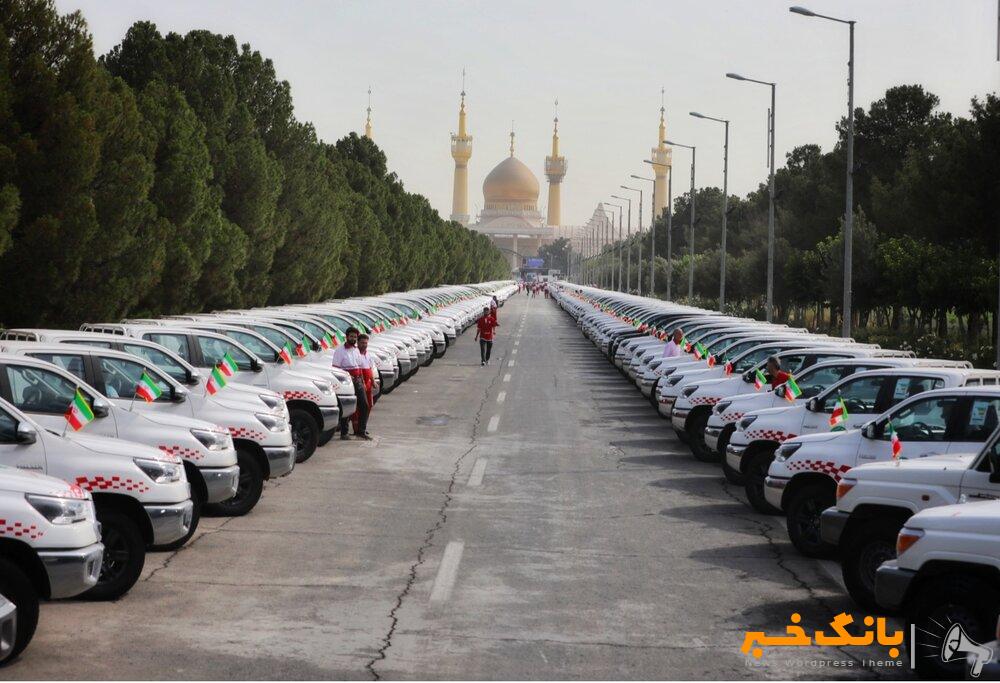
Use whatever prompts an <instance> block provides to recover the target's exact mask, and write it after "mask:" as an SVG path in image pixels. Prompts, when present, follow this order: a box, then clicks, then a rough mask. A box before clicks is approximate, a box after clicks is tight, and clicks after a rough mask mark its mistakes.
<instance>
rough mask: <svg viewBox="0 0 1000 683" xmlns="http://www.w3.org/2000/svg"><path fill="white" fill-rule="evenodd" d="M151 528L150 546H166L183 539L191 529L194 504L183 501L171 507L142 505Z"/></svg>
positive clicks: (168, 505)
mask: <svg viewBox="0 0 1000 683" xmlns="http://www.w3.org/2000/svg"><path fill="white" fill-rule="evenodd" d="M142 507H143V508H145V510H146V514H147V515H149V522H150V524H152V526H153V543H152V545H166V544H168V543H173V542H174V541H176V540H177V539H179V538H184V536H186V535H187V532H188V530H189V529H190V528H191V519H192V517H193V515H194V503H192V502H191V501H190V500H185V501H184V502H183V503H174V504H172V505H170V504H167V505H143V506H142Z"/></svg>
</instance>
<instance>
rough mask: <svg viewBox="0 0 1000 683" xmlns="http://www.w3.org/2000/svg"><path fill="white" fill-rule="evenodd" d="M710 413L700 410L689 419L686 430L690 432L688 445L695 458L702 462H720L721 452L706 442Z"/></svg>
mask: <svg viewBox="0 0 1000 683" xmlns="http://www.w3.org/2000/svg"><path fill="white" fill-rule="evenodd" d="M709 415H711V413H710V412H709V411H707V410H699V411H698V412H697V413H695V414H694V415H692V416H691V417H690V418H689V419H688V424H687V428H686V429H685V430H684V431H686V432H687V433H688V445H689V446H690V447H691V452H692V453H694V457H695V459H697V460H699V461H700V462H719V454H718V453H716V452H715V451H713V450H712V449H711V448H709V447H708V444H706V443H705V427H707V426H708V418H709Z"/></svg>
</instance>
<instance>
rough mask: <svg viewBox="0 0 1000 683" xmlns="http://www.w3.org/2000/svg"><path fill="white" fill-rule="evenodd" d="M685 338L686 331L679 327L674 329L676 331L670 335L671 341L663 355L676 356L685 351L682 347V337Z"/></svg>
mask: <svg viewBox="0 0 1000 683" xmlns="http://www.w3.org/2000/svg"><path fill="white" fill-rule="evenodd" d="M683 338H684V333H683V332H682V331H681V328H679V327H678V328H677V329H676V330H674V333H673V334H672V335H670V341H668V342H667V345H666V346H665V347H664V349H663V357H664V358H675V357H677V356H679V355H681V354H682V353H683V352H684V349H682V348H681V339H683Z"/></svg>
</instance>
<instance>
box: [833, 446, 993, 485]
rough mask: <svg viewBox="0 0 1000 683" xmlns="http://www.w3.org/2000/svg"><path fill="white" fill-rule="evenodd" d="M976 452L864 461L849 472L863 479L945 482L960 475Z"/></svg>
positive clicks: (967, 467) (974, 457)
mask: <svg viewBox="0 0 1000 683" xmlns="http://www.w3.org/2000/svg"><path fill="white" fill-rule="evenodd" d="M976 455H977V454H975V453H946V454H942V455H929V456H926V457H923V458H906V457H905V456H904V457H902V458H900V459H899V460H895V461H892V460H889V461H882V462H869V463H865V464H864V465H860V466H859V467H855V468H854V469H852V470H851V476H853V477H855V478H856V479H859V480H863V481H899V482H913V483H921V484H940V483H946V481H948V482H950V481H954V480H955V478H956V477H957V478H959V479H960V478H961V476H962V473H963V472H965V471H966V470H967V469H969V467H970V466H971V465H972V461H973V460H975V459H976ZM945 473H947V474H945ZM935 475H938V476H935ZM941 475H945V476H943V477H942V476H941ZM945 480H946V481H945Z"/></svg>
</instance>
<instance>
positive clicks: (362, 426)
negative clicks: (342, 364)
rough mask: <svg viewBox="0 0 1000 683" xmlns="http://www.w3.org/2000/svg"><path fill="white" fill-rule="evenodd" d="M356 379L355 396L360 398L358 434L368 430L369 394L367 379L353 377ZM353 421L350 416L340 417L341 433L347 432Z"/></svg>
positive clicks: (357, 412)
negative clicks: (366, 389)
mask: <svg viewBox="0 0 1000 683" xmlns="http://www.w3.org/2000/svg"><path fill="white" fill-rule="evenodd" d="M351 379H352V380H354V396H355V398H357V399H358V408H357V411H356V412H355V415H357V416H358V434H364V433H365V432H367V431H368V394H366V393H365V381H364V380H363V379H361V378H360V377H352V378H351ZM350 423H351V418H350V417H342V418H340V433H341V435H344V434H347V425H349V424H350Z"/></svg>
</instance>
